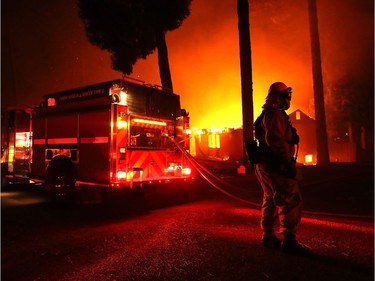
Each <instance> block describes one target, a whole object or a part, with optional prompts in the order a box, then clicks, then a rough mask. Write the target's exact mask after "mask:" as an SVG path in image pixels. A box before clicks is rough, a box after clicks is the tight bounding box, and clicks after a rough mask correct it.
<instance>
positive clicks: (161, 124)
mask: <svg viewBox="0 0 375 281" xmlns="http://www.w3.org/2000/svg"><path fill="white" fill-rule="evenodd" d="M133 122H135V123H141V124H149V125H157V126H167V123H166V122H161V121H155V120H147V119H139V118H134V119H133Z"/></svg>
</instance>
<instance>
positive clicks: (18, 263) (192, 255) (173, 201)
mask: <svg viewBox="0 0 375 281" xmlns="http://www.w3.org/2000/svg"><path fill="white" fill-rule="evenodd" d="M210 170H211V171H213V174H214V175H215V176H217V178H216V179H215V180H214V182H213V184H214V185H216V187H213V186H212V185H210V184H208V183H207V182H206V181H204V180H203V179H201V178H198V179H197V180H196V181H195V182H194V183H192V182H189V183H185V184H179V185H169V186H168V187H163V186H154V187H151V188H148V189H147V190H146V192H145V196H144V197H137V196H127V197H124V196H117V197H115V198H112V199H110V200H109V201H107V202H104V203H99V201H100V200H99V197H98V196H97V195H95V194H93V193H87V192H86V191H85V192H82V193H81V196H80V202H79V203H78V204H74V205H70V204H59V203H57V202H56V201H54V200H52V198H51V197H50V196H49V195H48V194H46V193H44V192H43V191H42V190H40V189H39V188H38V187H25V186H13V187H11V188H6V189H4V188H3V189H2V193H1V200H2V206H1V207H2V208H1V209H2V221H1V222H2V235H1V236H2V245H1V254H2V259H1V265H2V266H1V271H2V272H1V274H2V278H1V280H7V281H8V280H9V281H12V280H17V281H22V280H82V281H83V280H111V281H112V280H136V281H138V280H139V281H142V280H176V281H183V280H213V281H218V280H228V281H232V280H233V281H237V280H239V281H241V280H311V281H313V280H314V281H318V280H341V281H345V280H348V281H349V280H350V281H352V280H356V281H362V280H374V221H373V201H374V178H373V167H372V166H371V165H370V166H368V165H365V166H362V165H361V166H360V165H354V166H353V165H330V166H329V167H324V168H321V167H303V168H302V169H301V170H302V175H301V187H302V193H303V196H304V205H305V213H304V217H303V219H302V222H301V225H300V229H299V240H300V241H301V242H303V243H305V244H307V245H308V246H310V247H311V248H312V249H313V252H312V255H311V256H308V257H298V256H294V255H290V254H284V253H281V252H279V251H274V250H269V249H265V248H263V247H262V246H261V244H260V236H261V232H260V230H259V216H260V211H259V208H258V207H257V206H258V204H260V202H261V192H260V188H259V186H258V185H257V182H256V179H255V177H254V175H253V174H251V173H250V174H246V175H236V174H235V173H234V172H233V171H232V170H231V169H223V168H222V167H210ZM224 183H226V184H224ZM223 192H224V193H225V194H223Z"/></svg>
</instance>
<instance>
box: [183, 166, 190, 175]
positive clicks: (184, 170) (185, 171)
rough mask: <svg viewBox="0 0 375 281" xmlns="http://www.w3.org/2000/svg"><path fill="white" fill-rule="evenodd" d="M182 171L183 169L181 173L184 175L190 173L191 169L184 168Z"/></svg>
mask: <svg viewBox="0 0 375 281" xmlns="http://www.w3.org/2000/svg"><path fill="white" fill-rule="evenodd" d="M182 171H183V174H184V175H185V176H189V175H191V169H190V168H184V169H183V170H182Z"/></svg>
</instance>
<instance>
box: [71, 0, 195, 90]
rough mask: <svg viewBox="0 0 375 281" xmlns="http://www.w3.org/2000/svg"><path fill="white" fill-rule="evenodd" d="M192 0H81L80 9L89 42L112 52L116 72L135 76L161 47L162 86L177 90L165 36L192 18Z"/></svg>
mask: <svg viewBox="0 0 375 281" xmlns="http://www.w3.org/2000/svg"><path fill="white" fill-rule="evenodd" d="M191 1H192V0H179V1H176V0H112V1H108V0H78V9H79V16H80V17H81V19H82V20H83V22H84V26H85V29H86V34H87V37H88V39H89V41H90V42H91V43H92V44H94V45H96V46H98V47H99V48H101V49H103V50H107V51H109V52H110V53H111V60H112V68H113V69H114V70H118V71H121V72H122V73H124V74H131V73H132V71H133V65H134V64H135V63H136V61H137V60H138V59H140V58H146V57H147V56H148V55H150V54H152V53H153V52H154V50H155V49H156V48H157V49H158V62H159V70H160V79H161V84H162V86H163V87H166V88H169V89H171V90H173V86H172V79H171V74H170V69H169V60H168V50H167V44H166V40H165V33H166V32H167V31H171V30H174V29H176V28H178V27H180V26H181V24H182V22H183V20H184V19H186V18H187V17H188V16H189V15H190V3H191Z"/></svg>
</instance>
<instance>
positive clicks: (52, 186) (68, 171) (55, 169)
mask: <svg viewBox="0 0 375 281" xmlns="http://www.w3.org/2000/svg"><path fill="white" fill-rule="evenodd" d="M75 175H76V173H75V166H74V164H73V162H72V161H71V160H70V158H69V157H67V156H63V155H58V156H56V157H54V158H52V160H51V162H50V163H49V165H48V167H47V171H46V174H45V185H46V188H47V190H50V191H52V192H54V193H55V195H56V196H57V197H58V199H62V200H72V199H74V193H75Z"/></svg>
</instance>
